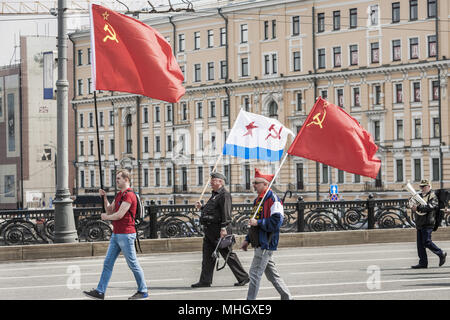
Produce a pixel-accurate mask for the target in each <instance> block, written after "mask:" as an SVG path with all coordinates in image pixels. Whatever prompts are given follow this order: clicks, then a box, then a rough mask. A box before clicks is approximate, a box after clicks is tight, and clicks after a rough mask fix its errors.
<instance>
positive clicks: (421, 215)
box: [411, 180, 447, 269]
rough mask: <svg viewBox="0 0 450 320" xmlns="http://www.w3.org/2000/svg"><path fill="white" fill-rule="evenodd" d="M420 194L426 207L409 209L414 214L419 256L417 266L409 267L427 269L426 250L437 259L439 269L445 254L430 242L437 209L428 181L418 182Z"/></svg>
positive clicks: (437, 205)
mask: <svg viewBox="0 0 450 320" xmlns="http://www.w3.org/2000/svg"><path fill="white" fill-rule="evenodd" d="M420 189H421V192H420V193H419V195H420V196H421V197H422V199H424V200H425V201H426V203H427V204H426V205H422V204H421V205H413V206H411V209H412V211H413V212H415V223H416V229H417V253H418V255H419V264H417V265H415V266H411V268H413V269H422V268H427V267H428V257H427V251H426V250H425V248H428V249H430V250H431V252H433V253H434V254H436V255H437V256H438V257H439V267H440V266H442V265H443V264H444V263H445V259H446V257H447V252H443V251H442V250H441V249H439V248H438V247H437V246H436V245H435V244H434V243H433V241H431V233H432V232H433V228H434V225H435V221H436V220H435V219H436V214H435V210H436V209H437V208H438V207H439V203H438V198H437V197H436V195H435V194H434V192H431V184H430V182H429V181H428V180H422V181H421V182H420Z"/></svg>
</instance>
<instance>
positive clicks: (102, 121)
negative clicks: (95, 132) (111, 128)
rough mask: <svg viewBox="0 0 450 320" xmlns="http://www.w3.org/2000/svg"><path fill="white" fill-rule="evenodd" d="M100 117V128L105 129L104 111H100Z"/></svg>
mask: <svg viewBox="0 0 450 320" xmlns="http://www.w3.org/2000/svg"><path fill="white" fill-rule="evenodd" d="M98 115H99V118H100V120H99V122H100V124H99V126H100V127H104V122H105V121H104V116H103V111H100V112H99V113H98Z"/></svg>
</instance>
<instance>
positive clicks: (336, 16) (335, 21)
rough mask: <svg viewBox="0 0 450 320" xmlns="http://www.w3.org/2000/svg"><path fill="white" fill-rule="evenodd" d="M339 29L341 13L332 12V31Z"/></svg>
mask: <svg viewBox="0 0 450 320" xmlns="http://www.w3.org/2000/svg"><path fill="white" fill-rule="evenodd" d="M339 29H341V11H333V30H339Z"/></svg>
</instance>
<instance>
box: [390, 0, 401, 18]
mask: <svg viewBox="0 0 450 320" xmlns="http://www.w3.org/2000/svg"><path fill="white" fill-rule="evenodd" d="M397 22H400V2H393V3H392V23H397Z"/></svg>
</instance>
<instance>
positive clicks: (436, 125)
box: [433, 118, 440, 138]
mask: <svg viewBox="0 0 450 320" xmlns="http://www.w3.org/2000/svg"><path fill="white" fill-rule="evenodd" d="M439 128H440V121H439V118H433V138H439V136H440V132H439Z"/></svg>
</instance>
